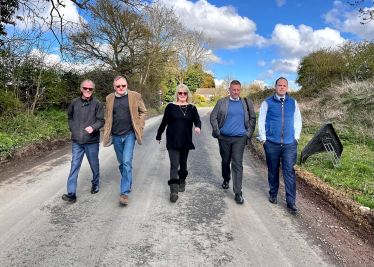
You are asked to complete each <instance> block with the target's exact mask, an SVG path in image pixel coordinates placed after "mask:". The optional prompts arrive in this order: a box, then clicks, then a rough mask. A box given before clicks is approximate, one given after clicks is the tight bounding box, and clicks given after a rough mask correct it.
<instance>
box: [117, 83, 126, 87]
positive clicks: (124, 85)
mask: <svg viewBox="0 0 374 267" xmlns="http://www.w3.org/2000/svg"><path fill="white" fill-rule="evenodd" d="M126 86H127V85H126V84H120V85H116V88H120V87H123V88H126Z"/></svg>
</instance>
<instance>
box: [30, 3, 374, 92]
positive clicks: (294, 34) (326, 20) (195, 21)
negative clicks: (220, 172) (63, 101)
mask: <svg viewBox="0 0 374 267" xmlns="http://www.w3.org/2000/svg"><path fill="white" fill-rule="evenodd" d="M31 1H35V0H31ZM159 1H161V2H163V3H164V4H165V5H167V6H169V7H173V8H174V11H175V13H176V15H178V16H179V17H180V18H181V20H182V21H183V22H184V24H185V25H186V27H187V28H190V29H196V30H203V31H204V32H205V34H206V35H207V36H209V37H212V38H214V40H215V47H216V50H215V55H216V57H214V62H213V63H212V64H210V65H209V66H208V68H207V69H205V71H207V72H209V73H212V74H213V76H214V77H215V79H216V84H217V85H218V84H220V83H222V81H223V80H224V79H225V77H226V76H227V75H231V76H232V77H233V78H234V79H238V80H239V81H241V82H242V83H243V82H245V83H251V82H253V81H264V83H266V84H268V85H272V84H273V83H274V81H275V80H276V79H277V78H279V77H280V76H283V77H286V78H287V79H288V80H289V84H290V86H294V87H297V88H298V85H297V84H295V82H294V81H295V80H296V77H297V74H296V73H297V66H298V64H299V62H300V59H301V58H302V57H304V56H307V55H308V54H309V53H310V52H312V51H314V50H317V49H319V48H323V47H335V46H337V45H340V44H342V43H343V42H344V41H346V40H349V39H352V40H355V41H360V40H362V39H364V38H368V39H371V38H374V21H373V22H371V23H368V24H366V25H361V24H360V17H359V15H360V13H359V12H358V11H357V8H355V7H351V6H350V5H349V4H347V1H346V0H342V1H334V0H313V1H311V0H257V1H254V0H241V1H239V0H231V1H223V0H198V1H193V0H190V1H188V0H159ZM365 6H366V7H370V8H371V7H372V6H373V4H372V1H371V0H365V4H364V5H361V6H360V7H362V8H365ZM48 9H49V7H48V6H46V7H45V9H44V12H45V13H46V14H48V12H49V10H48ZM63 13H64V14H66V16H67V18H68V19H69V20H72V21H74V20H75V21H77V20H78V17H79V15H78V11H77V9H76V7H75V6H74V5H73V4H72V2H71V1H68V0H67V1H66V8H65V10H64V12H63ZM51 57H52V58H53V60H54V61H58V60H59V56H58V55H52V56H51Z"/></svg>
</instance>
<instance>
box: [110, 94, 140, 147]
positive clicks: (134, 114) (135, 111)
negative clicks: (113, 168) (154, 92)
mask: <svg viewBox="0 0 374 267" xmlns="http://www.w3.org/2000/svg"><path fill="white" fill-rule="evenodd" d="M127 91H128V98H129V109H130V115H131V122H132V127H133V128H134V132H135V137H136V140H137V141H138V144H139V145H141V144H142V136H143V130H144V126H145V119H146V118H147V109H146V108H145V105H144V102H143V100H142V96H141V95H140V94H139V93H137V92H135V91H130V90H127ZM114 99H115V93H111V94H110V95H108V96H107V97H106V103H107V106H106V121H105V126H104V140H103V145H104V147H108V146H110V145H111V144H112V125H113V106H114Z"/></svg>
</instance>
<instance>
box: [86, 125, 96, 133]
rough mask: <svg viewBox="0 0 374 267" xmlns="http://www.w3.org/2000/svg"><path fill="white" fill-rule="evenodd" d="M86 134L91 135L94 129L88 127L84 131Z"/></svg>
mask: <svg viewBox="0 0 374 267" xmlns="http://www.w3.org/2000/svg"><path fill="white" fill-rule="evenodd" d="M84 130H85V131H86V132H87V133H89V134H90V133H92V132H93V131H94V129H93V128H92V127H91V126H88V127H86V128H85V129H84Z"/></svg>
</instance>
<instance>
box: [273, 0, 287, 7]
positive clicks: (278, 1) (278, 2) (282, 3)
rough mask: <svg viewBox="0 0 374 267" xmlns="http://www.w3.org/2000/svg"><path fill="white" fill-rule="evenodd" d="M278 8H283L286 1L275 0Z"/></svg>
mask: <svg viewBox="0 0 374 267" xmlns="http://www.w3.org/2000/svg"><path fill="white" fill-rule="evenodd" d="M275 1H276V2H277V5H278V6H279V7H281V6H283V5H284V4H285V3H286V0H275Z"/></svg>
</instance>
